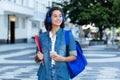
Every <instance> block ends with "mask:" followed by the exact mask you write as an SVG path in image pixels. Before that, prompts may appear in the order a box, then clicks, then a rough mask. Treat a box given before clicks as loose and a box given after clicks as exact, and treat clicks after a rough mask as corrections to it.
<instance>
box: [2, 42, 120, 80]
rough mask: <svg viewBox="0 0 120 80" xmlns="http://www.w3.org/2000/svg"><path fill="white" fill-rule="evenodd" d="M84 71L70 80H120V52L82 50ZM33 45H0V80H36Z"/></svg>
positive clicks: (103, 47)
mask: <svg viewBox="0 0 120 80" xmlns="http://www.w3.org/2000/svg"><path fill="white" fill-rule="evenodd" d="M83 51H84V54H85V56H86V58H87V60H88V65H87V67H86V69H85V70H84V71H83V72H82V73H80V74H79V75H78V76H77V77H76V78H74V79H72V80H120V76H119V75H120V68H119V67H120V50H117V49H116V48H109V47H106V46H105V45H102V46H89V47H87V48H83ZM34 55H35V44H33V43H32V44H12V45H0V80H37V76H36V74H37V73H36V72H37V70H38V67H39V64H36V63H35V61H34Z"/></svg>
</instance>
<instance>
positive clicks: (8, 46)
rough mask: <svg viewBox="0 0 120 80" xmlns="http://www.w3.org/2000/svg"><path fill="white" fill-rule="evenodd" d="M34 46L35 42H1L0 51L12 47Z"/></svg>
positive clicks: (24, 47)
mask: <svg viewBox="0 0 120 80" xmlns="http://www.w3.org/2000/svg"><path fill="white" fill-rule="evenodd" d="M34 47H36V44H35V43H16V44H4V45H3V44H2V45H0V51H5V50H14V49H26V48H34Z"/></svg>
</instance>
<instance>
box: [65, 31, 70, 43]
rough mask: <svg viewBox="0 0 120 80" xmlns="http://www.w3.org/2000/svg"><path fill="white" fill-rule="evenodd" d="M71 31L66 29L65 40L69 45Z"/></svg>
mask: <svg viewBox="0 0 120 80" xmlns="http://www.w3.org/2000/svg"><path fill="white" fill-rule="evenodd" d="M69 33H70V30H67V31H65V42H66V45H69V43H70V41H69Z"/></svg>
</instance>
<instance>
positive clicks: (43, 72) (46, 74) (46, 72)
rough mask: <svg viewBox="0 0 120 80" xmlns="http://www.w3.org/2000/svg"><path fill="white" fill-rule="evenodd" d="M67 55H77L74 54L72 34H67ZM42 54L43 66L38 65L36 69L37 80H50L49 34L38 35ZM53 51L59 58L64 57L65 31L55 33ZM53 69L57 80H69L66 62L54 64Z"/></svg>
mask: <svg viewBox="0 0 120 80" xmlns="http://www.w3.org/2000/svg"><path fill="white" fill-rule="evenodd" d="M69 38H70V39H69V40H70V43H69V54H73V55H75V56H76V55H77V53H76V46H75V40H74V37H73V35H72V32H71V33H70V34H69ZM39 39H40V43H41V47H42V52H43V56H44V65H42V64H40V67H39V69H38V73H37V75H38V80H51V58H50V51H51V39H50V37H49V32H44V33H42V34H41V35H39ZM55 51H56V52H57V54H59V55H61V56H64V57H65V56H67V55H66V43H65V30H64V29H62V28H60V29H59V30H58V31H57V32H56V42H55ZM55 63H56V64H55V69H56V75H55V76H56V78H57V80H69V79H70V75H69V71H68V67H67V62H55Z"/></svg>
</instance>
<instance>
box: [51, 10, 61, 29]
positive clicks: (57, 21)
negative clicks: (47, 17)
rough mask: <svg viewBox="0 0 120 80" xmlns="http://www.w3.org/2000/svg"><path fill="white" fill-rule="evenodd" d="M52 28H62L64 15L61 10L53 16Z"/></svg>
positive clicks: (54, 12)
mask: <svg viewBox="0 0 120 80" xmlns="http://www.w3.org/2000/svg"><path fill="white" fill-rule="evenodd" d="M51 19H52V26H56V27H60V25H61V24H62V13H61V12H60V11H59V10H54V11H53V12H52V15H51Z"/></svg>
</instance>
